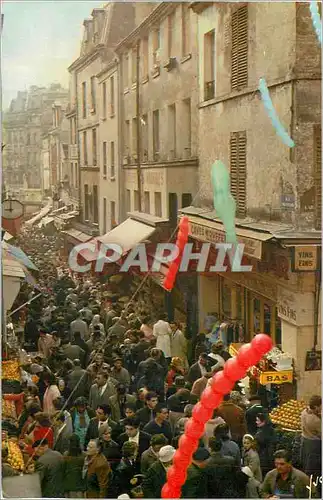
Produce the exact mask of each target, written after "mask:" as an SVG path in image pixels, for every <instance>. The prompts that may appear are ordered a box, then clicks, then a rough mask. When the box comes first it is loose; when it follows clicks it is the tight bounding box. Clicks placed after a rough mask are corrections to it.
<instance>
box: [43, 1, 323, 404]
mask: <svg viewBox="0 0 323 500" xmlns="http://www.w3.org/2000/svg"><path fill="white" fill-rule="evenodd" d="M68 71H69V73H70V82H71V83H70V89H69V99H68V104H67V106H66V108H65V114H64V116H63V114H62V110H63V109H64V107H63V105H62V106H61V107H60V108H59V106H57V108H55V107H53V110H54V109H57V112H58V116H60V119H59V120H58V121H57V127H52V129H51V131H50V133H49V134H48V136H47V137H46V138H45V139H44V140H45V141H47V142H45V144H44V145H43V150H44V153H43V158H44V162H43V165H42V175H43V179H45V177H46V176H47V177H46V179H47V181H46V182H45V180H43V183H44V186H45V185H46V187H48V185H50V186H52V187H54V186H56V185H57V184H59V183H60V185H62V183H63V184H64V188H66V192H67V193H68V203H69V204H70V205H72V206H73V209H76V208H77V209H78V210H79V214H80V216H79V220H78V221H77V222H75V223H73V227H71V228H70V229H68V230H66V231H65V237H66V245H67V248H71V247H72V246H74V245H76V244H78V243H82V242H84V241H89V240H91V239H92V238H93V237H94V236H98V235H100V238H101V241H110V240H111V238H112V239H113V236H111V234H112V233H111V234H110V236H109V232H111V230H113V228H115V226H118V227H117V228H116V229H114V231H116V230H119V233H118V235H119V238H120V237H121V240H122V238H124V239H125V240H127V239H128V243H127V242H125V246H127V245H128V246H129V247H130V246H131V245H130V243H129V241H130V240H131V241H135V240H136V237H137V239H138V240H139V239H141V240H143V239H146V238H148V237H150V236H151V235H152V233H153V232H157V233H156V234H159V235H160V234H161V232H162V231H163V230H164V228H165V227H166V228H167V227H168V228H170V229H172V228H174V227H175V226H176V223H177V218H178V215H180V214H186V215H187V216H188V217H189V220H190V238H191V241H192V242H194V245H195V248H196V249H198V248H199V247H200V245H201V243H202V242H211V243H215V242H219V241H223V240H224V230H223V226H222V224H221V222H220V221H219V220H218V219H217V216H216V213H214V211H213V201H212V186H211V179H210V172H211V165H212V163H213V162H214V161H215V160H217V159H219V160H221V161H223V162H224V163H225V164H226V165H227V167H228V168H229V170H230V176H231V191H232V194H233V196H234V197H235V199H236V203H237V213H236V229H237V235H238V239H239V241H240V242H242V243H244V244H245V257H246V260H247V261H248V262H249V263H251V264H252V266H253V271H252V272H251V273H245V274H244V275H241V274H237V273H231V272H226V273H222V274H221V273H217V274H213V275H210V274H208V273H192V274H191V275H189V276H181V277H180V278H179V279H178V282H177V287H176V289H174V292H173V294H172V303H171V305H170V303H169V300H168V301H167V304H168V306H169V307H171V308H172V311H173V312H174V311H175V315H176V317H177V318H179V319H181V318H183V319H184V318H185V319H186V320H187V321H188V323H189V325H190V327H191V328H192V329H194V328H195V330H196V331H198V330H199V329H200V330H201V329H203V327H204V321H205V318H206V317H207V316H210V315H216V316H218V317H220V318H221V319H225V320H226V321H228V322H229V323H232V324H233V323H234V324H239V325H241V326H242V327H243V330H244V332H245V333H244V335H245V338H246V339H247V340H248V339H249V338H251V337H252V335H253V333H255V332H257V331H265V332H266V333H268V334H269V335H271V336H272V338H273V340H274V341H275V342H276V343H277V344H279V345H282V348H283V350H285V351H288V352H290V353H291V355H292V357H293V359H294V360H295V380H297V391H298V394H300V395H302V396H303V395H306V394H307V393H308V392H309V391H311V387H313V383H316V384H319V380H320V372H319V371H311V370H308V366H309V364H308V359H309V358H310V357H311V356H312V358H311V359H313V356H314V357H318V358H319V356H320V354H319V353H318V351H319V350H320V335H318V332H319V328H320V326H319V325H320V324H321V319H320V288H321V285H320V279H321V278H320V276H321V275H320V238H321V232H320V230H321V52H320V45H319V43H318V40H317V38H316V35H315V31H314V29H313V26H312V21H311V15H310V10H309V6H308V4H306V3H296V2H295V3H291V2H289V3H287V2H285V3H279V2H268V3H260V2H258V3H246V2H244V3H237V2H233V3H225V2H223V3H217V2H192V3H184V2H183V3H173V2H161V3H158V4H154V3H134V4H131V3H125V2H124V3H123V2H122V3H121V2H120V3H118V2H116V3H114V2H110V3H109V4H107V5H106V6H105V7H103V8H102V9H94V10H93V11H92V14H91V17H89V19H86V20H85V21H84V37H83V40H82V43H81V52H80V56H79V57H78V58H77V59H76V60H75V61H74V62H73V63H72V64H71V65H70V67H69V68H68ZM260 78H265V79H266V82H267V85H268V88H269V92H270V95H271V98H272V102H273V105H274V107H275V109H276V111H277V114H278V116H279V118H280V120H281V122H282V123H283V124H284V127H285V128H286V130H287V131H288V133H289V134H290V136H291V137H292V138H293V139H294V141H295V147H294V148H288V147H287V146H286V145H284V144H283V142H282V141H281V140H280V138H279V137H278V136H277V134H276V132H275V130H274V128H273V127H272V124H271V122H270V120H269V118H268V116H267V115H266V112H265V109H264V106H263V103H262V100H261V97H260V94H259V91H258V84H259V79H260ZM58 108H59V109H60V111H58ZM63 124H64V127H63ZM65 125H66V128H65ZM67 131H68V132H67ZM66 137H67V139H66ZM54 143H55V144H56V147H57V148H58V149H57V150H56V151H60V153H59V152H56V156H55V158H57V157H58V155H60V154H65V151H66V162H65V164H64V165H65V167H64V169H63V168H59V167H58V164H59V163H57V161H56V160H55V161H54V160H53V159H52V158H53V156H52V154H51V149H50V144H54ZM60 144H61V145H62V147H61V148H60V149H59V145H60ZM63 144H64V145H65V144H68V149H66V147H63ZM46 152H48V155H47V156H46V154H45V153H46ZM45 158H46V161H45ZM47 171H48V173H46V174H45V172H47ZM48 179H49V180H48ZM120 224H121V225H120ZM145 227H146V228H147V229H146V230H145ZM166 232H167V231H166ZM120 235H121V236H120ZM136 235H137V236H136ZM139 235H140V236H139ZM109 238H110V239H109ZM118 242H120V241H119V240H118ZM90 260H91V259H90ZM157 281H158V280H157ZM156 286H158V285H156ZM192 325H194V328H193V326H192ZM306 367H307V368H306Z"/></svg>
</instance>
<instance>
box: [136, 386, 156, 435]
mask: <svg viewBox="0 0 323 500" xmlns="http://www.w3.org/2000/svg"><path fill="white" fill-rule="evenodd" d="M145 400H146V401H145V402H146V405H145V407H144V408H141V409H140V410H138V411H137V417H138V419H139V421H140V427H141V428H142V429H143V427H145V425H146V424H148V422H151V421H152V420H154V418H155V416H156V411H155V408H156V406H157V405H158V396H157V394H156V393H155V392H152V391H150V392H147V394H146V398H145Z"/></svg>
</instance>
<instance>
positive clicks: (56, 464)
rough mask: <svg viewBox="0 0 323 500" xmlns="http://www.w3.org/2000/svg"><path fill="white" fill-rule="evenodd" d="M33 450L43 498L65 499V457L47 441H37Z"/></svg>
mask: <svg viewBox="0 0 323 500" xmlns="http://www.w3.org/2000/svg"><path fill="white" fill-rule="evenodd" d="M33 448H34V450H35V454H36V456H37V457H38V460H37V462H36V467H35V470H36V472H38V473H39V476H40V484H41V492H42V496H43V498H64V497H65V495H64V472H63V460H64V459H63V456H62V455H61V454H60V453H59V452H58V451H54V450H51V449H50V448H49V447H48V441H47V439H43V440H38V441H35V442H34V444H33Z"/></svg>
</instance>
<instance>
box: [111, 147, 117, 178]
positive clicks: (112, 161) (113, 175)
mask: <svg viewBox="0 0 323 500" xmlns="http://www.w3.org/2000/svg"><path fill="white" fill-rule="evenodd" d="M110 159H111V161H110V167H111V170H110V177H111V178H114V177H115V174H116V173H115V164H114V142H113V141H112V142H111V145H110Z"/></svg>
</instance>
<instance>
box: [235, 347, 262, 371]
mask: <svg viewBox="0 0 323 500" xmlns="http://www.w3.org/2000/svg"><path fill="white" fill-rule="evenodd" d="M237 358H238V362H239V363H240V365H242V366H245V367H246V368H249V366H253V365H256V364H257V363H258V361H259V360H260V359H261V355H260V354H259V352H258V351H256V350H255V349H253V348H252V346H251V344H244V345H243V346H242V347H240V349H239V351H238V354H237Z"/></svg>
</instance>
